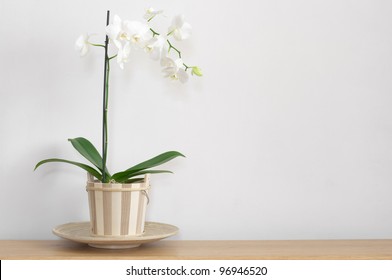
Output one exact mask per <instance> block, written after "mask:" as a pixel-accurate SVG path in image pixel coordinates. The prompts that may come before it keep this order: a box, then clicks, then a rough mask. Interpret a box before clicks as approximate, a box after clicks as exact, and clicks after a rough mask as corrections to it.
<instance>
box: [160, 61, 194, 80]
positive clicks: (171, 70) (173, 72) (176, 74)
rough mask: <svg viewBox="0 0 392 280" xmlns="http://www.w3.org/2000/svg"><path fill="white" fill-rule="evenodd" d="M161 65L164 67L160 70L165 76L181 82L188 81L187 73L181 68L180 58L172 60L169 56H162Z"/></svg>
mask: <svg viewBox="0 0 392 280" xmlns="http://www.w3.org/2000/svg"><path fill="white" fill-rule="evenodd" d="M161 65H162V66H163V67H165V68H163V70H162V72H163V73H164V77H165V78H170V79H172V80H179V81H180V82H181V83H185V82H187V81H188V77H189V76H188V73H187V72H186V71H185V70H184V69H183V68H182V65H183V62H182V59H180V58H179V59H176V60H173V59H171V58H170V57H163V58H162V59H161Z"/></svg>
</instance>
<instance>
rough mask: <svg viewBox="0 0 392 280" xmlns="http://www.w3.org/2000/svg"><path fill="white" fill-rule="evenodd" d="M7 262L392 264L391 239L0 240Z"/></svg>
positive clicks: (2, 253) (1, 256) (2, 257)
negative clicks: (100, 244)
mask: <svg viewBox="0 0 392 280" xmlns="http://www.w3.org/2000/svg"><path fill="white" fill-rule="evenodd" d="M0 259H1V260H18V259H19V260H20V259H24V260H29V259H30V260H31V259H35V260H52V259H60V260H75V259H76V260H81V259H95V260H99V259H108V260H116V259H122V260H132V259H139V260H143V259H150V260H159V259H166V260H198V259H203V260H209V259H210V260H230V259H231V260H238V259H242V260H295V259H297V260H312V259H319V260H360V259H365V260H377V259H384V260H385V259H387V260H392V239H388V240H281V241H279V240H274V241H271V240H265V241H262V240H254V241H239V240H237V241H167V240H165V241H158V242H155V243H150V244H143V245H142V246H140V247H138V248H133V249H122V250H108V249H96V248H91V247H89V246H88V245H85V244H80V243H75V242H72V241H67V240H0Z"/></svg>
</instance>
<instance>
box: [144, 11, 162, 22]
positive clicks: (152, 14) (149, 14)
mask: <svg viewBox="0 0 392 280" xmlns="http://www.w3.org/2000/svg"><path fill="white" fill-rule="evenodd" d="M162 13H163V10H155V9H154V8H148V9H146V13H145V14H144V16H143V18H144V19H146V20H147V21H150V20H152V19H153V18H154V17H155V16H156V15H159V14H162Z"/></svg>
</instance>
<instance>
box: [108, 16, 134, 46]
mask: <svg viewBox="0 0 392 280" xmlns="http://www.w3.org/2000/svg"><path fill="white" fill-rule="evenodd" d="M126 23H127V22H126V21H122V20H121V18H120V17H119V16H118V15H115V16H114V18H113V22H112V23H111V24H109V25H108V26H106V34H107V35H108V37H109V38H110V40H112V42H113V43H114V45H115V46H116V47H117V48H118V49H121V48H122V46H123V44H124V43H125V42H124V41H129V40H130V35H129V34H128V33H127V32H126Z"/></svg>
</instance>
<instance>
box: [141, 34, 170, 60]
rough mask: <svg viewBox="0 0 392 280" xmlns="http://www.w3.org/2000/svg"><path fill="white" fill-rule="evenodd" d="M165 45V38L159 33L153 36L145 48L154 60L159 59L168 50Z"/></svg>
mask: <svg viewBox="0 0 392 280" xmlns="http://www.w3.org/2000/svg"><path fill="white" fill-rule="evenodd" d="M164 46H165V38H163V37H162V36H160V35H159V36H155V37H153V38H151V39H150V40H149V41H148V42H147V44H146V45H145V47H144V50H145V51H146V53H148V54H149V55H150V58H152V59H153V60H159V59H160V58H161V57H163V54H164V53H165V52H166V49H165V48H164Z"/></svg>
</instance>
